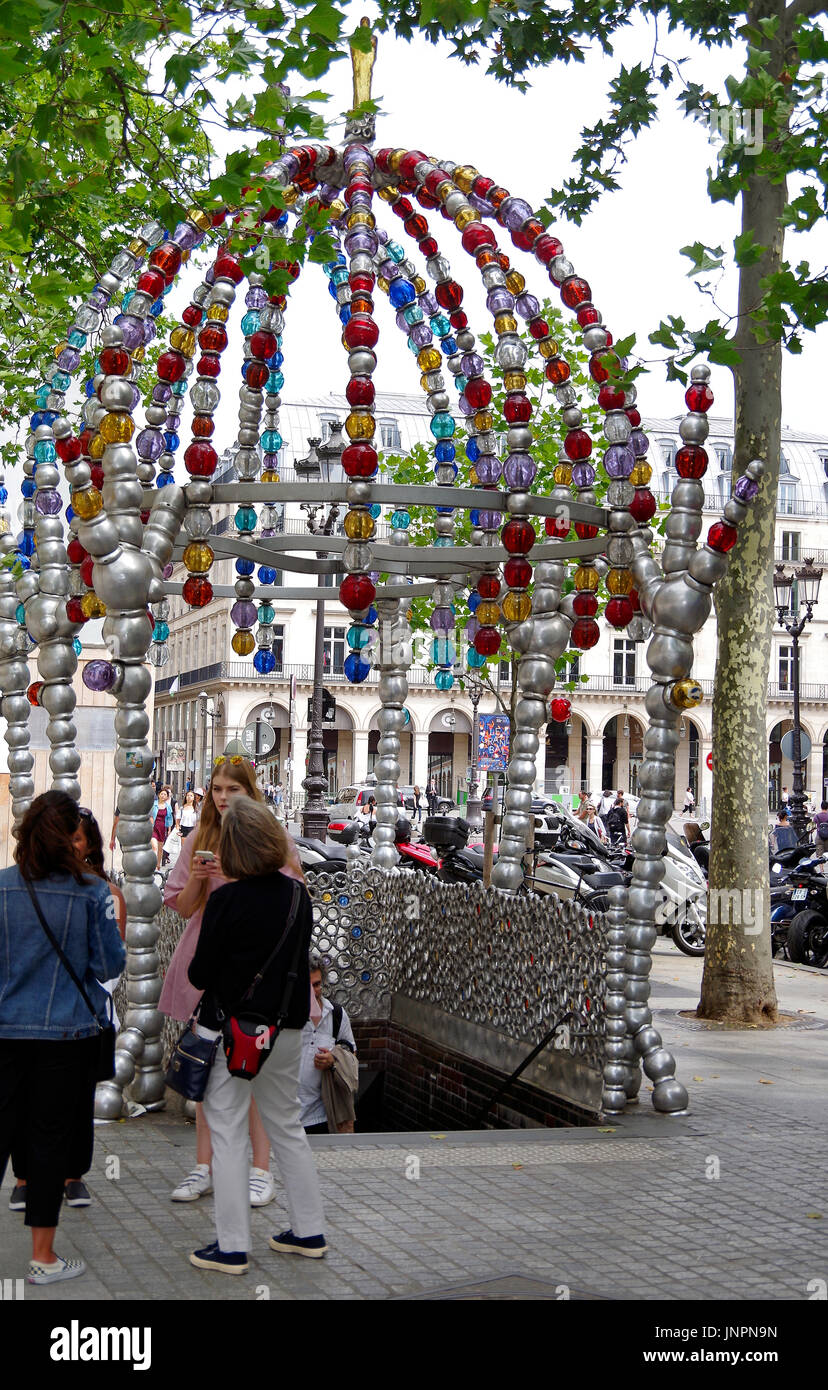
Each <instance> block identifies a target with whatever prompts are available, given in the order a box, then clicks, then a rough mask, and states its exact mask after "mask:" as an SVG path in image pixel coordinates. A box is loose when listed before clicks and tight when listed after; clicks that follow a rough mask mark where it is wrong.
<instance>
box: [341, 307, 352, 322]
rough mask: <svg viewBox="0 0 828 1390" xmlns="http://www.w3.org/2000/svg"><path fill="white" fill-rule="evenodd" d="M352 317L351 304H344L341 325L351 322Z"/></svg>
mask: <svg viewBox="0 0 828 1390" xmlns="http://www.w3.org/2000/svg"><path fill="white" fill-rule="evenodd" d="M350 317H351V307H350V305H349V304H343V305H342V308H341V309H340V311H339V321H340V323H342V324H346V323H348V322H349V320H350Z"/></svg>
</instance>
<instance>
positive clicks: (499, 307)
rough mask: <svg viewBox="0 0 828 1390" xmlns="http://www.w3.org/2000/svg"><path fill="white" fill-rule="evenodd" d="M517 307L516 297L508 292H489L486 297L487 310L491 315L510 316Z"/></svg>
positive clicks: (500, 290)
mask: <svg viewBox="0 0 828 1390" xmlns="http://www.w3.org/2000/svg"><path fill="white" fill-rule="evenodd" d="M514 307H515V297H514V295H513V294H510V293H509V291H508V290H505V289H502V288H501V289H496V290H489V293H488V294H487V295H486V308H487V309H488V310H489V313H490V314H510V313H511V312H512V310H513V309H514Z"/></svg>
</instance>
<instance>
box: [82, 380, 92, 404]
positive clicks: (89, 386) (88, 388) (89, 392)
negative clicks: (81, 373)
mask: <svg viewBox="0 0 828 1390" xmlns="http://www.w3.org/2000/svg"><path fill="white" fill-rule="evenodd" d="M83 389H84V391H85V392H86V396H87V399H88V398H89V397H90V396H94V395H95V383H94V381H93V380H92V378H91V377H90V378H89V380H88V381H87V383H86V385H85V386H84V388H83Z"/></svg>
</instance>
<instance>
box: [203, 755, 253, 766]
mask: <svg viewBox="0 0 828 1390" xmlns="http://www.w3.org/2000/svg"><path fill="white" fill-rule="evenodd" d="M226 762H229V763H231V765H232V766H233V767H240V766H241V764H242V763H246V762H247V758H243V757H242V756H241V754H240V753H234V754H233V756H232V757H231V758H225V756H224V754H223V753H222V754H220V755H219V757H218V758H214V759H213V767H221V766H222V764H223V763H226ZM249 766H250V767H252V766H253V764H252V763H250V764H249Z"/></svg>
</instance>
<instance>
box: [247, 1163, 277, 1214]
mask: <svg viewBox="0 0 828 1390" xmlns="http://www.w3.org/2000/svg"><path fill="white" fill-rule="evenodd" d="M275 1196H276V1188H275V1187H274V1185H273V1179H272V1177H271V1176H270V1174H269V1172H268V1171H267V1169H266V1168H251V1169H250V1205H251V1207H266V1206H267V1204H268V1202H272V1201H273V1198H274V1197H275Z"/></svg>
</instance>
